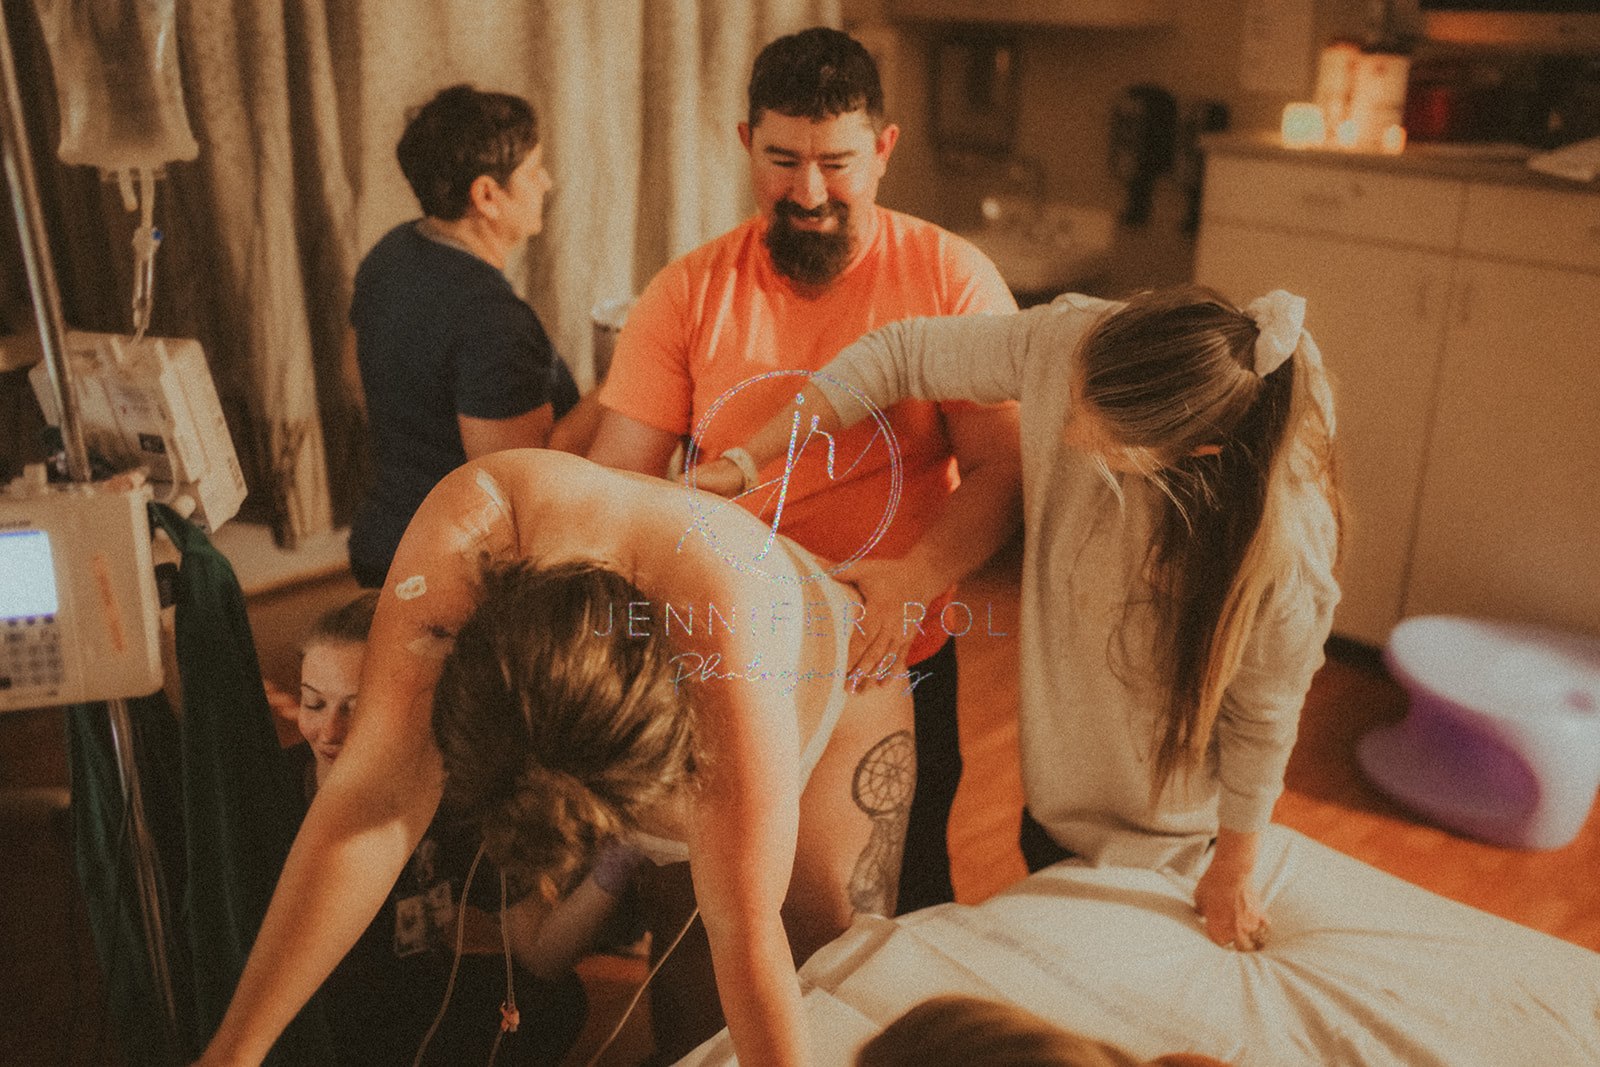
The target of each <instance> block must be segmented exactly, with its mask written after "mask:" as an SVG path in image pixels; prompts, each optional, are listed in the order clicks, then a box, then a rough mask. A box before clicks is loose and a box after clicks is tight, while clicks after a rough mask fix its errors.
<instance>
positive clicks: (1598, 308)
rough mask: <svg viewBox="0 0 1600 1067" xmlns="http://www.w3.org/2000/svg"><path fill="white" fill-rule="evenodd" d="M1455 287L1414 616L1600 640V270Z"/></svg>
mask: <svg viewBox="0 0 1600 1067" xmlns="http://www.w3.org/2000/svg"><path fill="white" fill-rule="evenodd" d="M1595 207H1596V214H1597V215H1600V203H1597V204H1596V205H1595ZM1456 283H1457V284H1456V290H1455V300H1454V305H1455V306H1454V307H1453V308H1452V309H1451V321H1450V326H1449V332H1448V333H1447V334H1446V341H1445V350H1446V357H1445V359H1444V361H1443V365H1442V367H1441V373H1440V376H1439V390H1438V396H1437V400H1436V404H1435V415H1434V430H1433V440H1432V443H1431V445H1430V448H1429V456H1428V468H1427V477H1426V479H1425V481H1424V484H1423V487H1422V501H1421V507H1420V508H1419V510H1418V520H1417V536H1416V548H1415V553H1414V555H1415V561H1414V562H1413V564H1412V569H1411V580H1410V583H1409V586H1408V588H1407V590H1406V604H1405V610H1406V614H1407V615H1420V614H1427V613H1436V612H1447V613H1459V614H1468V615H1484V616H1490V617H1494V618H1512V619H1526V620H1530V621H1536V622H1544V623H1549V624H1551V625H1558V626H1564V627H1567V628H1571V629H1578V630H1589V631H1591V632H1600V275H1588V274H1578V273H1574V272H1570V271H1564V270H1556V269H1552V268H1548V267H1532V266H1521V265H1515V264H1506V263H1495V262H1490V261H1487V260H1478V259H1464V260H1462V261H1461V263H1460V264H1459V266H1458V269H1457V275H1456Z"/></svg>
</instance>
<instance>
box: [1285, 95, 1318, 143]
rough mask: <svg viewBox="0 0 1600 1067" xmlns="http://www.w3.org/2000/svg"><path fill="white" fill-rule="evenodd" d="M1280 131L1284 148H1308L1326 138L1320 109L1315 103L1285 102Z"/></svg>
mask: <svg viewBox="0 0 1600 1067" xmlns="http://www.w3.org/2000/svg"><path fill="white" fill-rule="evenodd" d="M1280 133H1281V135H1282V137H1283V144H1284V147H1285V148H1309V147H1311V146H1312V145H1319V144H1321V143H1322V142H1323V141H1324V140H1326V139H1327V136H1328V129H1327V125H1326V124H1325V122H1324V120H1323V117H1322V109H1321V108H1320V107H1318V106H1317V105H1316V104H1286V105H1284V108H1283V126H1282V127H1281V130H1280Z"/></svg>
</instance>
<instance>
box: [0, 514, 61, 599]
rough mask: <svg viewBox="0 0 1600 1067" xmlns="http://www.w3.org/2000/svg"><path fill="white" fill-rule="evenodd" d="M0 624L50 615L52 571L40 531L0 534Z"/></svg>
mask: <svg viewBox="0 0 1600 1067" xmlns="http://www.w3.org/2000/svg"><path fill="white" fill-rule="evenodd" d="M0 574H3V575H5V581H3V582H0V622H4V621H6V620H8V619H26V618H30V617H36V616H39V615H54V614H55V613H56V611H57V609H58V607H59V604H58V601H57V596H56V568H55V562H54V560H53V559H52V557H51V555H50V535H49V534H47V533H45V532H44V531H43V530H8V531H4V532H0Z"/></svg>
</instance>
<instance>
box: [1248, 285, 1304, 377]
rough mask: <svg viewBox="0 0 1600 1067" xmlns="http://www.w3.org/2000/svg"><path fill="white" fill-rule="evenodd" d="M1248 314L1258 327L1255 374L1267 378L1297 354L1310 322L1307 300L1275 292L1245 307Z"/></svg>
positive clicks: (1256, 299)
mask: <svg viewBox="0 0 1600 1067" xmlns="http://www.w3.org/2000/svg"><path fill="white" fill-rule="evenodd" d="M1244 313H1245V314H1246V315H1247V316H1249V317H1250V319H1251V320H1252V321H1253V322H1254V323H1255V324H1256V328H1257V329H1258V330H1260V331H1261V332H1260V334H1259V335H1258V336H1257V337H1256V352H1255V372H1256V373H1257V374H1259V375H1260V376H1261V377H1263V378H1265V377H1266V376H1267V375H1269V374H1271V373H1272V372H1273V371H1275V370H1277V369H1278V368H1279V367H1281V366H1283V361H1284V360H1286V359H1288V358H1289V357H1290V356H1292V355H1294V350H1295V348H1296V347H1297V346H1298V345H1299V344H1300V331H1301V330H1302V329H1303V328H1304V326H1305V322H1306V298H1305V297H1303V296H1295V295H1294V294H1293V293H1291V292H1288V291H1286V290H1283V289H1274V290H1273V291H1272V292H1270V293H1268V294H1267V295H1266V296H1258V297H1256V298H1255V299H1254V300H1252V301H1250V303H1248V304H1246V305H1245V306H1244Z"/></svg>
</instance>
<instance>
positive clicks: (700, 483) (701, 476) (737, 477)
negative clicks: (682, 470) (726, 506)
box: [694, 459, 744, 500]
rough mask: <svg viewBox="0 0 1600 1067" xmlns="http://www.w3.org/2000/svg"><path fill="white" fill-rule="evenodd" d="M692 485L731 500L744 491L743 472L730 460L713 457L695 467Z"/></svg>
mask: <svg viewBox="0 0 1600 1067" xmlns="http://www.w3.org/2000/svg"><path fill="white" fill-rule="evenodd" d="M694 487H695V488H696V489H704V490H705V491H706V492H708V493H715V494H717V495H718V496H725V497H728V498H729V499H730V500H731V499H732V498H734V497H736V496H738V495H739V494H740V493H741V492H743V491H744V473H743V472H742V471H740V470H739V468H738V467H737V466H736V465H735V464H734V463H733V461H732V460H727V459H714V460H712V461H711V462H709V463H701V464H699V465H697V466H696V467H695V469H694Z"/></svg>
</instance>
